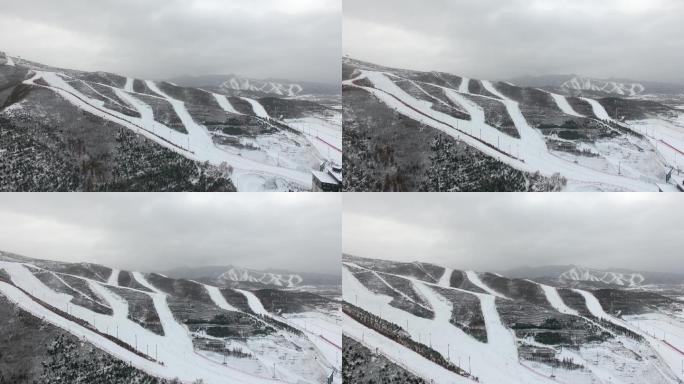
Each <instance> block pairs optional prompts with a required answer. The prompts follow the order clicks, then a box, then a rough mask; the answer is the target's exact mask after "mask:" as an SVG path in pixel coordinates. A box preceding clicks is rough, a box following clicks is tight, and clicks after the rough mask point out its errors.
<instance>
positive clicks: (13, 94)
mask: <svg viewBox="0 0 684 384" xmlns="http://www.w3.org/2000/svg"><path fill="white" fill-rule="evenodd" d="M3 61H4V63H3V62H0V89H1V90H2V92H1V93H0V119H3V126H6V127H8V129H7V130H6V133H5V134H3V135H2V136H0V137H1V138H0V151H3V152H6V154H5V157H7V158H6V159H4V161H5V162H6V163H7V164H9V166H8V167H7V168H6V169H4V170H3V171H0V172H6V173H7V174H6V175H5V174H0V177H2V176H6V179H7V180H6V182H5V183H4V187H3V189H7V190H55V189H59V190H112V189H114V190H131V189H133V190H150V189H151V190H167V189H170V190H205V189H208V190H217V189H219V187H218V186H220V185H221V184H222V183H223V184H224V183H226V182H232V184H233V185H234V188H237V190H240V191H254V190H257V191H261V190H278V191H288V190H295V191H297V190H309V189H311V179H312V177H311V171H312V170H319V169H320V167H321V165H322V164H324V163H327V162H335V163H337V164H339V163H341V125H340V123H339V121H340V117H339V115H340V113H339V111H336V110H334V109H331V108H329V107H327V106H324V105H321V104H317V103H315V102H311V101H303V100H289V99H283V98H278V97H262V98H258V99H256V98H250V97H233V96H229V95H226V94H222V93H220V92H212V91H207V90H204V89H200V88H185V87H179V86H177V85H174V84H172V83H168V82H155V81H151V80H142V79H133V78H130V77H124V76H120V75H116V74H110V73H102V72H96V73H88V72H81V71H75V70H67V69H64V70H62V69H55V68H51V67H48V66H45V65H42V64H38V63H33V62H29V61H26V60H20V59H14V60H12V59H9V60H8V59H5V60H3ZM295 88H296V87H294V88H292V89H295ZM302 122H306V124H303V123H302ZM55 127H60V128H61V129H55ZM43 132H50V134H49V135H48V137H45V135H44V134H43ZM136 152H138V153H136ZM164 157H166V158H169V159H173V161H174V162H182V160H183V159H187V161H188V163H189V164H188V165H186V166H185V168H187V170H186V169H178V170H177V169H175V168H173V169H169V168H170V166H169V165H167V164H168V162H169V161H164V159H163V158H164ZM47 158H51V159H52V160H50V161H45V162H44V160H45V159H47ZM190 164H194V166H190ZM86 165H88V166H89V167H88V168H85V166H86ZM57 167H60V168H57ZM19 168H27V169H30V170H31V172H29V173H30V174H34V175H37V176H35V177H33V178H32V179H31V180H26V179H24V178H21V177H20V176H21V174H23V173H20V172H17V171H16V169H19ZM91 168H92V169H91ZM198 170H201V172H198ZM187 173H191V175H188V176H186V174H187ZM192 173H197V174H196V175H194V174H192ZM160 175H161V176H162V177H164V178H166V179H168V181H167V180H166V179H165V180H162V181H160V180H159V179H160ZM181 177H183V179H180V180H179V178H181ZM36 179H38V181H36ZM141 179H143V180H141ZM186 179H187V183H189V184H191V185H187V186H184V185H182V183H180V181H184V180H186ZM66 180H68V181H69V185H65V184H66V183H65V181H66ZM36 184H37V185H36ZM156 184H161V186H157V185H156ZM169 184H172V185H171V186H169ZM176 184H181V185H176ZM198 184H200V185H198Z"/></svg>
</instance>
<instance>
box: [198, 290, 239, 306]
mask: <svg viewBox="0 0 684 384" xmlns="http://www.w3.org/2000/svg"><path fill="white" fill-rule="evenodd" d="M204 288H205V289H206V290H207V293H209V297H210V298H211V301H213V302H214V304H216V306H217V307H219V308H222V309H225V310H226V311H236V312H237V311H238V309H237V308H235V307H233V306H232V305H230V304H228V302H227V301H226V298H225V297H223V295H222V294H221V291H220V290H219V289H218V287H214V286H211V285H206V284H204Z"/></svg>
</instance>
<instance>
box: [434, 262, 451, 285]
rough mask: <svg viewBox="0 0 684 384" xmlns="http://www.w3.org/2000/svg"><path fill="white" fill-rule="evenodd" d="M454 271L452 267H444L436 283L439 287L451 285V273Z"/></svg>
mask: <svg viewBox="0 0 684 384" xmlns="http://www.w3.org/2000/svg"><path fill="white" fill-rule="evenodd" d="M453 272H454V270H453V269H452V268H448V267H444V274H443V275H442V277H440V278H439V282H437V285H439V286H441V287H447V288H449V287H451V274H452V273H453Z"/></svg>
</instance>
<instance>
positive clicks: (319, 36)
mask: <svg viewBox="0 0 684 384" xmlns="http://www.w3.org/2000/svg"><path fill="white" fill-rule="evenodd" d="M341 1H342V0H142V1H141V0H96V1H92V0H60V1H54V0H28V1H13V0H0V8H1V9H2V12H0V51H7V52H8V53H9V54H10V55H12V56H22V57H24V58H26V59H30V60H34V61H39V62H43V63H45V64H50V65H54V66H61V67H66V68H73V69H82V70H104V71H111V72H116V73H121V74H125V75H129V76H134V77H142V78H147V79H161V78H168V77H174V76H178V75H184V74H190V75H201V74H240V75H243V76H249V77H258V78H266V77H276V78H287V79H292V80H302V81H323V82H331V83H332V82H335V83H337V82H339V81H340V80H339V79H340V57H341V53H340V52H341V17H342V16H341V12H342V10H341V9H342V5H341Z"/></svg>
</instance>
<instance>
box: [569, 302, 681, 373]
mask: <svg viewBox="0 0 684 384" xmlns="http://www.w3.org/2000/svg"><path fill="white" fill-rule="evenodd" d="M574 291H575V292H577V293H579V294H581V295H582V296H583V297H584V300H585V301H586V305H587V308H588V309H589V312H591V314H592V315H594V316H596V317H598V318H601V319H604V320H607V321H610V322H611V323H614V324H616V325H618V326H621V327H624V328H627V329H629V330H630V331H632V332H635V333H637V334H639V335H641V336H642V337H643V338H644V339H645V340H646V341H647V342H648V343H649V345H650V346H651V348H653V350H655V352H656V353H657V354H658V356H659V357H660V358H661V359H662V361H663V362H665V363H666V364H667V365H668V366H669V368H670V369H671V371H672V373H674V375H676V377H677V378H678V379H679V380H681V381H684V370H682V369H681V364H682V361H683V360H684V354H683V353H682V351H684V337H682V336H684V334H683V333H682V332H681V331H680V330H681V329H684V328H682V327H681V326H678V325H674V326H672V325H673V323H670V322H667V321H663V320H662V318H659V317H658V316H657V315H655V314H654V315H645V316H643V318H644V320H645V321H644V323H643V325H642V323H641V321H640V320H635V319H639V318H640V317H628V319H632V321H631V322H630V321H629V320H628V321H624V320H620V319H618V318H616V317H614V316H611V315H610V314H608V313H607V312H606V311H605V310H604V309H603V307H601V303H600V302H599V301H598V299H596V297H595V296H594V295H593V294H592V293H591V292H588V291H584V290H580V289H574ZM653 319H657V320H655V321H653ZM649 320H651V321H649ZM634 323H637V324H636V325H635V324H634ZM654 325H655V326H654ZM667 330H669V331H670V332H671V333H670V337H671V338H670V341H672V342H673V343H675V344H676V345H673V344H671V343H670V344H668V343H666V342H665V340H663V339H660V338H659V336H660V335H659V334H658V333H659V332H662V335H663V337H667V335H668V332H667ZM648 331H651V332H652V333H649V332H648ZM658 331H659V332H658Z"/></svg>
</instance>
